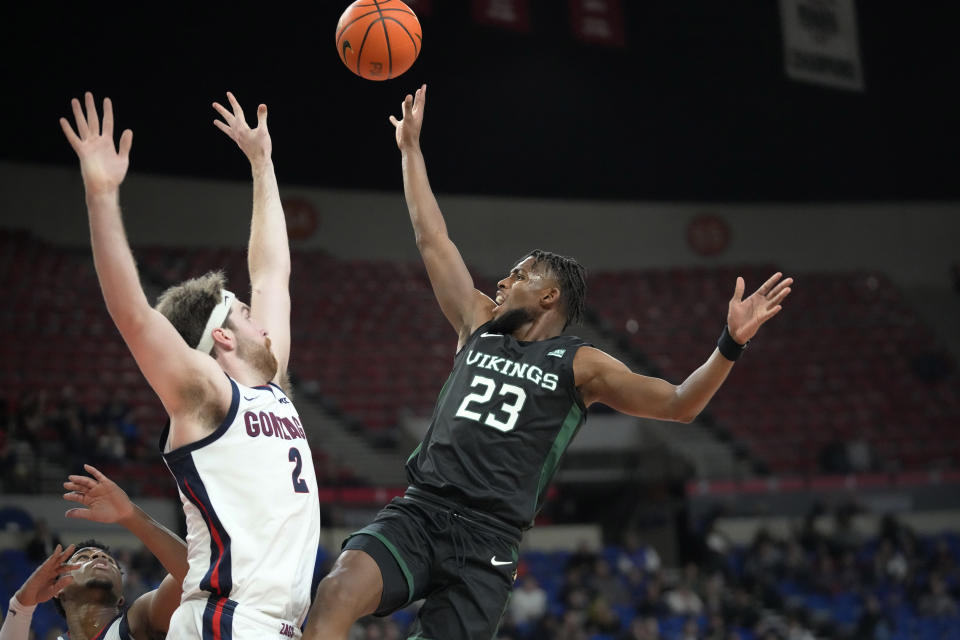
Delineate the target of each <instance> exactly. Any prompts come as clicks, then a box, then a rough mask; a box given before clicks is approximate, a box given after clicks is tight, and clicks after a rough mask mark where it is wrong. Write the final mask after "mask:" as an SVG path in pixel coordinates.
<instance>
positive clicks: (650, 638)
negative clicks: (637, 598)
mask: <svg viewBox="0 0 960 640" xmlns="http://www.w3.org/2000/svg"><path fill="white" fill-rule="evenodd" d="M659 638H660V623H659V622H657V619H656V618H655V617H653V616H649V617H641V616H637V617H636V618H634V619H633V620H631V621H630V626H629V627H628V628H627V629H626V630H625V631H624V632H623V633H621V634H620V635H619V636H617V640H659Z"/></svg>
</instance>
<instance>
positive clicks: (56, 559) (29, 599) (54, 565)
mask: <svg viewBox="0 0 960 640" xmlns="http://www.w3.org/2000/svg"><path fill="white" fill-rule="evenodd" d="M75 549H76V545H70V546H69V547H67V548H66V549H64V548H63V547H61V546H60V545H59V544H58V545H57V548H56V549H54V550H53V553H52V554H50V557H49V558H47V559H46V560H44V561H43V564H41V565H40V566H39V567H37V569H36V571H34V572H33V573H32V574H30V577H29V578H27V581H26V582H24V583H23V586H22V587H20V588H19V589H18V590H17V600H19V601H20V604H22V605H24V606H25V607H32V606H33V605H35V604H39V603H41V602H46V601H47V600H49V599H50V598H52V597H54V596H58V595H60V592H61V591H63V590H64V588H66V587H67V586H69V585H70V583H72V582H73V576H72V575H70V572H71V571H75V570H76V569H79V568H80V565H79V564H66V562H67V560H69V559H70V556H72V555H73V552H74V550H75Z"/></svg>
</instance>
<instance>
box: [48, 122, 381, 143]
mask: <svg viewBox="0 0 960 640" xmlns="http://www.w3.org/2000/svg"><path fill="white" fill-rule="evenodd" d="M391 117H392V116H391ZM60 128H61V129H63V135H65V136H66V137H67V142H69V143H70V146H71V147H73V150H74V151H77V150H78V149H79V148H80V138H78V137H77V134H75V133H74V132H73V127H71V126H70V121H69V120H67V119H66V118H60Z"/></svg>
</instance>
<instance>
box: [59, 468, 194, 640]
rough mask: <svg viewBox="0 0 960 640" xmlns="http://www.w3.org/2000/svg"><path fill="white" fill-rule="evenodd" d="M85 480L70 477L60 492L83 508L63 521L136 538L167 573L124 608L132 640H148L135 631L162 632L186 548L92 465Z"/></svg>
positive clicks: (176, 598)
mask: <svg viewBox="0 0 960 640" xmlns="http://www.w3.org/2000/svg"><path fill="white" fill-rule="evenodd" d="M83 468H84V469H86V471H87V473H89V474H90V476H81V475H71V476H69V479H68V480H67V482H64V483H63V487H64V488H65V489H67V490H68V493H65V494H64V495H63V497H64V498H66V499H67V500H70V501H72V502H78V503H80V504H82V505H83V507H77V508H74V509H70V510H69V511H67V513H66V516H67V517H68V518H81V519H84V520H91V521H93V522H103V523H107V524H110V523H116V524H119V525H121V526H123V527H124V528H125V529H127V530H128V531H129V532H130V533H132V534H133V535H135V536H137V538H138V539H139V540H140V542H142V543H143V544H144V545H145V546H146V547H147V548H148V549H149V550H150V553H152V554H153V555H154V556H155V557H156V558H157V560H159V561H160V564H162V565H163V568H164V569H166V570H167V572H168V573H169V575H168V576H166V577H165V578H164V579H163V581H162V582H161V583H160V586H159V587H158V588H157V589H155V590H153V591H150V592H148V593H145V594H143V595H142V596H140V597H139V598H137V600H136V601H135V602H134V603H133V604H132V605H131V606H130V610H129V611H128V613H127V619H128V621H129V623H130V628H131V631H132V635H133V637H151V636H150V635H149V634H147V633H139V632H138V631H145V630H148V629H149V630H151V631H158V632H165V631H166V630H167V628H168V627H169V626H170V616H171V615H173V612H174V610H175V609H176V608H177V607H178V606H179V604H180V596H181V592H182V588H181V585H182V584H183V579H184V578H185V577H186V575H187V570H188V568H189V564H188V563H187V545H186V543H185V542H184V541H183V540H181V539H180V538H179V537H178V536H177V535H176V534H174V533H173V532H172V531H170V530H169V529H167V528H166V527H164V526H163V525H162V524H160V523H159V522H157V521H156V520H154V519H153V518H151V517H150V516H149V515H148V514H147V513H146V512H145V511H143V510H142V509H141V508H140V507H138V506H137V505H135V504H134V503H133V502H132V501H131V500H130V498H129V497H128V496H127V494H126V492H125V491H124V490H123V489H121V488H120V487H119V486H118V485H117V484H116V483H115V482H113V481H112V480H111V479H110V478H108V477H107V476H105V475H104V474H103V473H102V472H100V471H99V470H98V469H97V468H96V467H94V466H93V465H89V464H85V465H83Z"/></svg>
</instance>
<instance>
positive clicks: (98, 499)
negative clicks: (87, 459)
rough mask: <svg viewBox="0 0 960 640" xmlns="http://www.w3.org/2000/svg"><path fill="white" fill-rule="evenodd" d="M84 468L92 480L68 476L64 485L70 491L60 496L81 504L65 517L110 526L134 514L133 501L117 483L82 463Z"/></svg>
mask: <svg viewBox="0 0 960 640" xmlns="http://www.w3.org/2000/svg"><path fill="white" fill-rule="evenodd" d="M83 468H84V469H86V470H87V473H89V474H90V475H91V476H93V477H92V478H91V477H88V476H77V475H71V476H69V479H68V480H67V482H64V483H63V488H64V489H67V490H68V491H69V493H65V494H63V497H64V499H66V500H70V501H71V502H79V503H80V504H82V505H83V507H82V508H81V507H76V508H74V509H70V510H69V511H67V512H66V514H64V515H66V517H68V518H81V519H83V520H93V521H94V522H103V523H107V524H110V523H114V522H122V521H123V520H125V519H127V518H129V517H130V516H132V515H133V513H134V510H133V502H131V501H130V498H129V497H128V496H127V494H126V492H125V491H124V490H123V489H121V488H120V487H119V486H118V485H117V483H115V482H114V481H113V480H111V479H110V478H108V477H107V476H105V475H103V473H101V472H100V470H98V469H97V468H96V467H94V466H93V465H90V464H85V465H83Z"/></svg>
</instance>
